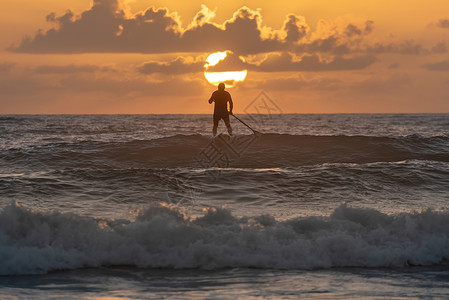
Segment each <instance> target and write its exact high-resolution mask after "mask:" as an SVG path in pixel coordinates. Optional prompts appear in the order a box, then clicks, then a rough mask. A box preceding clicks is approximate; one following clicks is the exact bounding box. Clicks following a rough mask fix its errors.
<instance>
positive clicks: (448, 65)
mask: <svg viewBox="0 0 449 300" xmlns="http://www.w3.org/2000/svg"><path fill="white" fill-rule="evenodd" d="M422 67H423V68H424V69H426V70H428V71H449V60H443V61H440V62H437V63H429V64H424V65H422Z"/></svg>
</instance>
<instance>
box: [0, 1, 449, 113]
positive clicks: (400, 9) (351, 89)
mask: <svg viewBox="0 0 449 300" xmlns="http://www.w3.org/2000/svg"><path fill="white" fill-rule="evenodd" d="M1 1H2V3H3V4H4V5H3V6H2V7H4V9H3V10H1V11H0V25H1V26H0V52H1V57H0V113H1V114H9V113H19V114H20V113H27V114H28V113H31V114H33V113H36V114H41V113H44V114H45V113H210V112H211V110H212V107H211V106H210V105H208V104H207V100H208V98H209V95H210V93H211V92H212V91H213V90H214V89H215V87H214V86H213V85H211V84H210V83H208V82H207V80H206V79H205V77H204V75H203V73H204V67H203V65H204V62H205V59H206V57H207V56H208V55H209V54H210V53H212V52H215V51H226V50H230V51H232V53H231V54H232V55H228V57H227V58H226V59H225V60H223V61H221V62H220V63H219V64H217V65H216V66H214V67H213V69H212V71H217V72H218V71H236V70H241V69H246V70H248V75H247V77H246V79H245V81H244V82H241V83H237V84H236V85H235V87H233V88H230V89H229V91H230V92H231V94H232V96H233V98H234V103H235V109H234V111H235V112H236V113H239V112H240V113H241V112H242V111H243V110H244V108H245V107H246V105H248V104H249V103H250V102H251V101H252V99H253V98H254V97H256V96H257V95H258V94H259V92H260V91H262V90H263V91H265V92H266V93H267V94H268V95H269V96H270V97H271V98H272V99H273V100H274V101H275V102H276V103H277V104H278V106H279V107H281V108H282V111H283V112H285V113H371V112H372V113H378V112H380V113H398V112H404V113H410V112H416V113H420V112H434V113H438V112H446V113H447V112H449V5H447V0H445V1H442V0H429V1H426V2H422V4H417V2H416V1H408V0H407V1H405V0H396V1H386V0H377V1H371V0H368V1H352V0H341V1H335V0H326V1H319V0H318V1H312V0H304V1H282V0H279V1H269V2H266V3H265V2H264V3H262V4H261V2H260V1H246V2H241V1H226V2H223V1H140V0H127V1H117V0H94V1H89V0H76V1H75V0H66V1H56V0H44V1H39V2H38V3H37V2H33V1H24V0H15V1H8V2H6V1H4V0H1Z"/></svg>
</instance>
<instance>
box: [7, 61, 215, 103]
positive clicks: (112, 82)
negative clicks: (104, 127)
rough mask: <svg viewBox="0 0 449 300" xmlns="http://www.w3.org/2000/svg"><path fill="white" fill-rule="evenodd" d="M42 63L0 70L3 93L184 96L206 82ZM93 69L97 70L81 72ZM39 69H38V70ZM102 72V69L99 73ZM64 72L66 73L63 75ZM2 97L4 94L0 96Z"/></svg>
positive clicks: (201, 88)
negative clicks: (33, 67)
mask: <svg viewBox="0 0 449 300" xmlns="http://www.w3.org/2000/svg"><path fill="white" fill-rule="evenodd" d="M85 67H88V68H86V69H84V68H83V66H82V65H81V66H72V65H70V66H46V65H43V66H40V67H37V68H35V69H34V72H29V69H28V68H22V69H21V68H17V69H16V70H15V72H13V73H12V72H0V96H1V95H8V96H11V97H13V96H23V95H32V96H33V97H34V96H36V97H37V96H39V95H44V94H48V93H49V94H51V95H53V96H54V97H57V95H61V94H63V95H71V96H72V97H74V98H77V97H79V95H80V94H82V95H85V94H103V95H107V96H106V97H110V96H113V97H117V96H123V97H124V98H130V97H131V98H132V97H136V96H140V97H149V96H183V95H191V96H195V95H196V96H198V95H202V93H203V92H204V91H205V86H206V85H207V83H206V82H205V81H204V79H203V78H202V77H200V78H196V77H195V78H194V79H192V78H183V77H182V76H174V77H172V78H165V79H164V80H155V79H154V78H149V77H148V76H144V75H141V74H139V73H135V72H133V71H132V70H131V71H129V70H116V69H110V70H109V71H107V70H104V69H103V68H104V67H103V66H91V65H86V66H85ZM90 68H92V69H93V70H97V71H94V72H90V71H81V70H87V69H90ZM38 70H39V71H38ZM98 71H100V72H98ZM61 75H63V76H61ZM0 98H1V97H0Z"/></svg>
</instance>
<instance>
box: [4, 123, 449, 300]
mask: <svg viewBox="0 0 449 300" xmlns="http://www.w3.org/2000/svg"><path fill="white" fill-rule="evenodd" d="M237 116H238V117H239V118H240V119H241V120H242V121H244V122H245V123H246V124H247V125H249V127H250V128H251V129H253V130H254V131H255V132H253V131H252V130H250V129H249V128H248V127H246V126H245V125H244V124H243V123H241V122H240V121H238V120H237V119H235V118H232V117H231V125H232V127H233V131H234V135H233V136H232V137H229V136H228V135H226V132H227V131H226V128H225V126H224V124H223V123H222V122H221V123H220V126H219V135H218V136H217V137H216V138H212V116H211V115H1V116H0V206H1V207H0V298H1V299H28V298H31V299H62V298H64V299H80V298H81V299H101V298H107V299H114V298H120V299H123V298H125V299H161V298H162V299H163V298H167V299H189V298H200V299H204V298H206V299H215V298H218V299H239V298H241V299H243V298H245V299H246V298H249V299H258V298H267V299H297V298H312V299H346V298H364V299H381V298H382V299H383V298H388V299H403V298H410V297H412V298H427V299H439V298H447V297H449V261H448V259H449V210H448V209H449V114H335V115H332V114H260V115H256V114H253V115H251V114H238V115H237Z"/></svg>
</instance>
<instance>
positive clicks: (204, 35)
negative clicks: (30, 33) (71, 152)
mask: <svg viewBox="0 0 449 300" xmlns="http://www.w3.org/2000/svg"><path fill="white" fill-rule="evenodd" d="M211 18H213V13H212V12H211V11H210V10H208V9H207V7H205V6H202V9H201V11H200V12H199V13H198V14H197V15H196V16H195V18H194V20H193V21H192V24H191V25H190V26H189V27H188V28H187V29H184V28H182V27H181V23H180V18H179V16H178V15H177V14H176V13H170V12H169V11H168V9H167V8H158V9H156V8H154V7H150V8H148V9H147V10H146V11H144V12H139V13H137V14H135V15H133V16H128V15H127V14H126V13H125V11H124V10H123V9H122V8H121V7H120V5H119V2H118V0H94V1H93V6H92V7H91V8H90V9H89V10H87V11H85V12H83V13H82V14H81V15H80V16H76V15H75V14H74V13H73V12H72V11H67V12H66V13H65V14H63V15H62V16H59V17H58V16H57V15H56V14H55V13H51V14H49V15H48V16H47V21H48V22H51V23H54V25H55V26H54V28H52V29H50V30H48V31H46V32H41V31H39V32H37V33H36V35H35V36H34V37H26V38H24V39H23V40H22V42H21V43H20V44H19V45H18V46H17V47H15V46H12V47H10V49H9V50H11V51H15V52H24V53H87V52H91V53H93V52H111V53H112V52H129V53H164V52H215V51H220V50H221V51H222V50H226V49H227V50H233V51H235V52H236V53H240V54H250V53H262V52H271V51H278V50H282V49H287V48H289V47H291V46H292V44H294V43H296V42H297V41H298V40H300V39H301V38H303V37H304V36H305V35H306V33H307V30H308V26H307V24H305V20H304V18H302V17H298V16H295V15H289V16H288V17H287V20H286V22H285V23H284V27H283V29H282V30H281V32H283V34H280V35H277V34H274V33H273V32H272V33H268V34H266V33H263V30H262V17H261V15H260V13H259V12H258V11H254V10H251V9H249V8H247V7H242V8H240V9H239V10H238V11H236V12H235V13H234V15H233V17H232V18H231V19H230V20H227V21H226V22H224V23H223V24H221V25H218V24H215V23H213V22H212V21H211ZM284 36H285V37H284Z"/></svg>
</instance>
